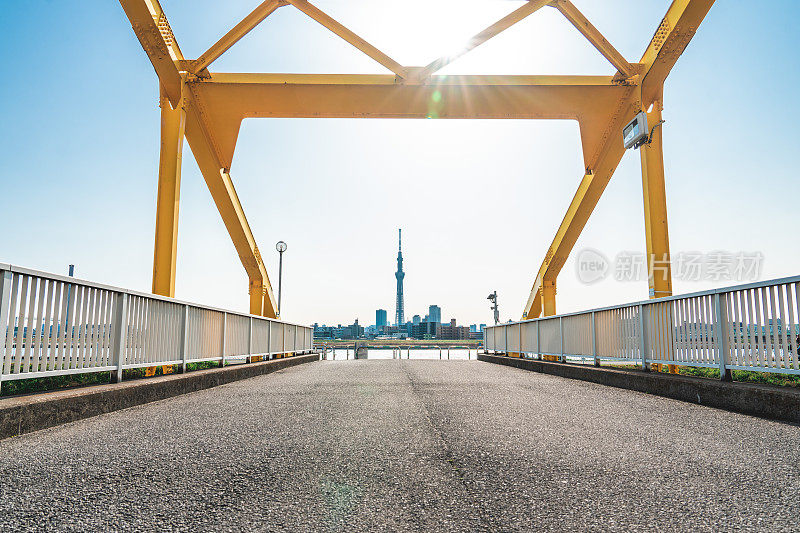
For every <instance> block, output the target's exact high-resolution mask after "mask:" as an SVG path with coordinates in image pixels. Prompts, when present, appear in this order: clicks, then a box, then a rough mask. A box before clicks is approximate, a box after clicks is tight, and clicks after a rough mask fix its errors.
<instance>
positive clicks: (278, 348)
mask: <svg viewBox="0 0 800 533" xmlns="http://www.w3.org/2000/svg"><path fill="white" fill-rule="evenodd" d="M269 327H270V334H269V353H282V352H283V324H281V323H280V322H270V324H269Z"/></svg>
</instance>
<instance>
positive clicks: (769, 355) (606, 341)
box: [484, 276, 800, 379]
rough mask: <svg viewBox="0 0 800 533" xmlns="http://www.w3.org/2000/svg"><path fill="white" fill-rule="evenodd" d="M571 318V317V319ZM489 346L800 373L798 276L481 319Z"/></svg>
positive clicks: (727, 374)
mask: <svg viewBox="0 0 800 533" xmlns="http://www.w3.org/2000/svg"><path fill="white" fill-rule="evenodd" d="M570 318H572V320H570ZM484 345H485V346H486V349H487V350H492V351H494V352H498V351H499V352H502V353H506V354H511V355H514V354H516V355H519V356H522V354H538V355H540V356H542V355H548V356H550V355H555V356H557V357H558V358H559V360H560V361H561V362H566V360H567V358H578V359H580V360H583V361H585V360H587V359H589V360H593V361H594V364H595V365H599V364H600V361H601V360H626V361H629V362H635V363H637V364H639V363H640V364H641V365H642V367H643V368H644V369H647V368H648V365H650V364H668V365H678V366H696V367H701V366H702V367H717V368H719V372H720V377H721V379H730V378H731V371H733V370H753V371H758V372H778V373H784V374H798V375H800V276H789V277H784V278H777V279H772V280H766V281H759V282H754V283H746V284H740V285H734V286H728V287H719V288H715V289H710V290H705V291H698V292H693V293H688V294H680V295H676V296H669V297H665V298H658V299H653V300H644V301H639V302H631V303H626V304H621V305H614V306H608V307H603V308H595V309H588V310H585V311H578V312H574V313H564V314H560V315H554V316H549V317H542V318H533V319H529V320H521V321H517V322H506V323H503V324H497V325H492V326H488V327H486V329H485V330H484Z"/></svg>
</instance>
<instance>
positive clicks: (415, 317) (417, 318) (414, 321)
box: [411, 315, 422, 324]
mask: <svg viewBox="0 0 800 533" xmlns="http://www.w3.org/2000/svg"><path fill="white" fill-rule="evenodd" d="M420 322H422V317H420V316H419V315H414V317H413V318H412V319H411V323H412V324H419V323H420Z"/></svg>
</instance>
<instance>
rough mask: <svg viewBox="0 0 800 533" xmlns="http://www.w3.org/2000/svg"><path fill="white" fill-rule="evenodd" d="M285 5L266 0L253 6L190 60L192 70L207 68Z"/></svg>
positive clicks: (278, 1) (196, 71)
mask: <svg viewBox="0 0 800 533" xmlns="http://www.w3.org/2000/svg"><path fill="white" fill-rule="evenodd" d="M283 5H286V3H285V2H284V1H283V0H266V1H265V2H262V3H261V4H260V5H259V6H258V7H257V8H255V9H254V10H253V11H252V12H251V13H250V14H249V15H247V16H246V17H245V18H243V19H242V20H241V22H239V23H238V24H237V25H236V26H234V27H233V28H231V30H230V31H229V32H228V33H226V34H225V35H223V36H222V38H221V39H220V40H219V41H217V42H216V43H214V44H213V45H212V46H211V48H209V49H208V50H206V51H205V52H204V53H203V54H202V55H201V56H200V57H198V58H197V59H196V60H194V61H193V62H192V72H194V73H198V72H200V71H201V70H203V69H204V68H207V67H208V66H209V65H210V64H211V63H213V62H214V61H216V60H217V58H219V56H221V55H222V54H224V53H225V52H226V51H227V50H228V49H229V48H230V47H231V46H233V45H234V44H236V43H237V42H238V41H239V39H241V38H242V37H244V36H245V35H247V34H248V33H250V30H252V29H253V28H255V27H256V26H258V25H259V24H261V22H263V21H264V19H266V18H267V17H268V16H270V15H271V14H272V13H273V12H274V11H275V10H276V9H278V8H279V7H281V6H283Z"/></svg>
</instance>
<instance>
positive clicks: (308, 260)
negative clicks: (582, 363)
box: [0, 0, 800, 324]
mask: <svg viewBox="0 0 800 533" xmlns="http://www.w3.org/2000/svg"><path fill="white" fill-rule="evenodd" d="M257 3H258V1H257V0H248V1H239V0H231V1H226V2H217V1H212V0H163V3H162V4H163V6H164V8H165V10H166V12H167V15H168V17H169V18H170V21H171V23H172V27H173V30H174V31H175V34H176V36H177V38H178V42H179V44H180V46H181V48H182V50H183V52H184V54H185V55H186V56H187V57H196V56H197V55H199V54H200V53H202V52H203V51H204V50H205V49H206V47H207V46H208V45H210V44H211V43H213V42H214V41H215V40H216V39H217V38H218V37H219V36H220V35H222V34H223V33H224V32H225V31H227V29H228V28H229V27H230V26H232V25H233V24H235V23H236V22H237V21H238V20H239V19H240V18H241V17H243V16H244V15H245V14H247V12H249V10H250V9H252V8H253V7H254V6H255V5H256V4H257ZM575 3H576V5H578V7H580V8H581V9H582V10H583V11H584V13H585V14H586V15H587V16H588V17H589V18H590V19H591V20H592V21H593V22H594V24H595V25H596V26H597V27H598V28H600V29H601V30H602V31H603V32H604V33H605V35H606V36H607V37H608V38H609V40H611V41H612V42H613V43H614V45H615V46H616V47H617V48H618V49H619V50H620V51H621V52H622V53H623V54H624V55H625V56H626V57H627V58H628V59H629V60H631V61H635V60H637V59H638V58H639V57H640V55H641V53H642V51H643V50H644V48H645V46H646V45H647V43H648V42H649V40H650V38H651V36H652V34H653V31H654V30H655V28H656V26H657V25H658V23H659V22H660V20H661V17H662V16H663V14H664V13H665V12H666V9H667V7H668V5H669V2H668V1H665V0H658V1H656V0H648V1H640V2H631V1H630V0H602V1H600V0H575ZM6 4H7V5H4V6H3V17H2V19H0V30H2V31H0V46H2V49H3V51H4V53H3V54H2V56H0V66H1V67H2V71H3V73H4V79H3V81H2V82H0V109H1V110H2V113H1V115H2V117H3V122H4V127H3V129H2V131H3V133H2V135H3V138H2V142H0V155H2V160H3V162H4V164H3V166H2V170H0V213H2V215H3V216H2V225H3V227H2V231H0V261H2V262H10V263H13V264H19V265H23V266H28V267H32V268H37V269H42V270H47V271H54V272H65V271H66V266H67V264H69V263H75V264H76V265H77V270H78V274H79V275H80V277H83V278H86V279H90V280H95V281H100V282H105V283H109V284H114V285H120V286H124V287H130V288H134V289H139V290H149V288H150V277H151V271H152V249H153V230H154V218H155V192H156V180H157V165H158V143H159V139H158V131H159V113H158V107H157V95H158V87H157V81H156V76H155V73H154V72H153V69H152V67H151V65H150V63H149V61H148V60H147V57H146V56H145V54H144V52H143V51H142V50H141V47H140V45H139V43H138V41H137V40H136V38H135V36H134V34H133V31H132V30H131V28H130V25H129V23H128V20H127V19H126V17H125V15H124V13H123V11H122V8H121V7H120V6H119V4H118V3H116V2H113V1H100V0H91V1H90V0H85V1H66V0H50V1H40V0H28V1H26V2H7V3H6ZM634 4H635V6H636V8H635V9H634V8H633V7H632V6H633V5H634ZM318 5H319V6H320V7H321V8H323V9H325V10H327V11H329V12H330V13H331V14H332V15H334V16H335V17H337V18H338V19H339V20H341V21H342V22H344V23H346V24H348V25H349V26H351V27H352V29H354V30H355V31H356V32H358V33H360V34H362V36H364V37H365V38H367V39H368V40H370V41H372V42H373V43H374V44H375V45H377V46H378V47H379V48H382V49H383V50H384V51H386V52H387V53H389V54H390V55H392V56H393V57H394V58H395V59H397V60H399V61H400V62H401V63H404V64H424V63H427V62H428V61H429V60H430V59H432V58H433V57H436V56H437V55H440V53H441V52H446V51H447V50H449V49H450V47H451V46H452V45H454V44H458V43H460V42H461V41H462V40H463V39H464V38H466V37H467V36H469V35H471V34H473V33H475V32H476V31H477V30H479V29H481V28H482V27H484V26H486V25H488V24H489V23H491V22H493V21H494V20H495V19H497V18H499V17H500V16H502V15H503V14H505V13H506V12H508V11H510V10H512V9H514V8H515V7H516V6H517V5H519V2H514V1H502V0H486V1H479V0H474V1H463V0H462V1H458V2H456V1H454V0H445V1H441V2H437V1H435V0H426V1H420V0H410V1H408V2H396V1H387V0H369V1H367V0H361V1H355V0H347V1H345V0H320V1H319V2H318ZM456 6H460V7H459V8H456ZM799 15H800V3H798V2H795V1H790V0H784V1H777V0H774V1H769V2H745V1H737V0H731V1H722V0H721V1H719V2H717V4H716V5H715V7H714V8H712V10H711V13H710V14H709V16H708V17H707V19H706V21H705V22H704V23H703V25H702V26H701V28H700V29H699V31H698V33H697V35H696V37H695V38H694V40H693V41H692V43H691V44H690V46H689V48H688V50H687V52H686V53H685V54H684V56H683V57H682V58H681V59H680V60H679V62H678V64H677V66H676V68H675V69H674V71H673V72H672V74H671V76H670V78H669V79H668V81H667V85H666V95H665V105H666V109H665V112H664V118H665V119H666V120H667V123H666V124H665V126H664V137H665V159H666V173H667V195H668V207H669V219H670V239H671V246H672V250H673V252H674V253H675V252H680V251H702V252H711V251H713V250H727V251H732V252H737V251H748V252H751V251H758V252H761V253H763V254H764V258H765V259H764V264H763V267H764V268H763V272H762V273H761V278H762V279H768V278H774V277H779V276H785V275H794V274H798V273H800V251H798V237H797V228H798V222H800V215H799V212H800V204H798V198H800V196H799V195H798V193H800V186H798V177H797V170H796V169H797V166H798V165H797V161H796V156H795V154H796V153H797V151H798V144H800V143H799V142H798V141H800V133H798V124H799V123H800V112H799V111H798V105H797V87H798V86H799V85H800V68H799V67H800V60H798V54H797V50H798V49H799V48H800V37H798V34H797V31H796V25H795V21H796V20H797V19H798V16H799ZM212 70H215V71H228V72H244V71H257V72H258V71H261V72H353V73H358V72H376V73H377V72H382V68H381V67H380V66H379V65H377V64H375V63H373V62H372V61H371V60H369V59H368V58H366V57H364V56H361V55H360V54H359V53H358V52H357V51H355V50H354V49H352V48H351V47H350V46H349V45H347V44H346V43H344V42H341V41H338V40H337V38H335V37H334V36H333V35H332V34H330V33H329V32H328V31H327V30H325V29H324V28H322V27H321V26H319V25H318V24H316V23H315V22H313V21H311V20H309V19H306V18H305V16H304V15H302V14H300V13H299V12H296V11H293V10H292V8H291V7H284V8H281V9H280V10H279V11H278V12H277V13H276V14H274V15H273V16H272V17H270V18H269V19H268V20H267V21H266V22H265V23H264V24H262V25H261V26H260V27H259V28H258V29H257V30H256V31H254V32H252V34H250V35H248V36H247V37H246V38H245V39H244V40H243V41H242V42H241V43H239V44H238V45H237V46H236V47H235V48H233V49H231V50H230V51H229V52H228V53H227V54H226V55H225V56H223V57H222V58H221V59H220V60H218V61H217V62H216V63H215V64H214V66H213V68H212ZM611 70H612V69H611V68H610V66H609V65H608V64H607V63H606V62H605V60H604V59H603V58H602V57H601V56H600V55H599V54H598V53H597V52H595V51H594V49H592V48H591V47H590V45H588V43H586V42H585V41H583V40H582V38H581V37H580V35H579V34H577V32H576V31H575V30H574V29H573V28H572V27H571V26H569V24H568V23H566V21H564V20H563V19H562V18H560V16H558V15H557V14H556V12H555V11H554V10H550V9H548V10H546V12H544V13H541V14H537V15H534V16H533V17H531V18H530V19H528V20H526V21H525V22H523V23H521V24H519V25H518V26H515V27H514V28H512V29H511V30H509V32H508V33H507V34H504V35H502V36H500V37H498V38H497V39H496V40H494V41H492V42H490V43H489V44H486V45H485V46H483V47H481V48H479V49H477V50H476V51H474V52H473V53H471V54H469V55H468V56H465V57H464V58H463V59H461V60H459V61H457V62H456V63H453V64H452V65H451V66H449V67H448V68H447V70H446V71H443V73H510V74H523V73H524V74H561V73H569V74H610V73H611ZM706 125H710V126H711V129H710V130H709V129H705V128H703V127H702V126H706ZM581 168H582V158H581V156H580V147H579V143H578V128H577V124H575V123H573V122H561V121H552V122H551V121H535V122H534V121H528V122H525V121H483V122H467V121H431V120H427V121H386V120H361V121H359V120H327V119H326V120H316V121H314V120H274V119H271V120H249V121H245V123H244V125H243V127H242V131H241V134H240V137H239V145H238V147H237V152H236V159H235V161H234V166H233V169H232V175H233V177H234V180H235V184H236V187H237V190H238V192H239V196H240V198H241V199H242V202H243V204H244V207H245V211H246V213H247V216H248V219H249V221H250V225H251V226H252V228H253V231H254V233H255V236H256V239H257V241H258V243H259V246H260V248H261V249H262V250H263V251H264V252H263V253H264V258H265V261H266V262H267V265H268V268H269V271H270V274H271V276H272V278H273V280H274V281H276V279H277V253H275V252H273V250H274V243H275V242H276V241H278V240H279V239H283V240H285V241H287V242H288V243H289V250H288V252H287V254H286V256H285V273H284V289H285V292H284V296H283V298H284V300H283V304H284V313H283V314H284V317H285V318H287V319H290V320H297V321H301V322H305V323H310V322H314V321H319V322H326V323H329V324H330V323H351V322H352V320H353V319H354V318H356V317H358V318H360V319H361V322H362V323H363V324H368V323H373V322H374V317H375V309H376V308H384V309H387V311H388V312H389V316H392V315H393V314H394V285H395V281H394V275H393V273H394V268H395V256H396V246H397V244H396V241H397V228H398V227H400V226H402V227H403V236H404V239H405V242H404V252H405V253H404V255H405V267H406V272H407V275H406V313H407V316H408V317H410V316H411V315H413V314H417V313H418V314H421V315H424V314H425V311H426V309H427V306H428V305H429V304H432V303H435V304H438V305H440V306H441V307H442V317H443V319H444V320H448V319H449V318H450V317H455V318H458V319H459V322H460V323H467V324H469V323H476V322H489V321H490V318H491V314H490V311H489V309H488V304H487V302H486V300H485V297H486V295H487V294H488V293H489V292H490V291H492V290H495V289H496V290H497V291H498V293H499V296H500V306H501V316H502V318H503V319H508V318H518V317H519V315H520V312H521V309H522V306H523V304H524V302H525V300H526V299H527V295H528V292H529V290H530V285H531V283H532V281H533V278H534V275H535V272H536V270H537V269H538V267H539V265H540V263H541V260H542V257H543V254H544V252H545V250H546V249H547V246H548V245H549V243H550V241H551V239H552V237H553V234H554V232H555V230H556V228H557V227H558V224H559V223H560V221H561V218H562V216H563V213H564V211H565V209H566V207H567V205H568V204H569V201H570V199H571V198H572V195H573V193H574V191H575V189H576V187H577V184H578V182H579V180H580V178H581V176H582V171H581ZM181 201H182V203H181V222H180V230H179V257H178V278H177V296H178V297H179V298H183V299H188V300H192V301H198V302H202V303H208V304H213V305H219V306H224V307H228V308H233V309H242V310H245V309H246V307H247V296H246V286H247V279H246V276H245V274H244V271H243V269H242V267H241V264H240V263H239V260H238V258H237V256H236V254H235V252H234V249H233V246H232V245H231V244H230V240H229V238H228V236H227V233H226V231H225V229H224V227H223V225H222V223H221V221H220V218H219V215H218V213H217V212H216V209H215V207H214V205H213V202H212V200H211V197H210V195H209V193H208V191H207V189H206V187H205V183H204V181H203V179H202V177H201V176H200V173H199V171H198V169H197V166H196V164H195V163H194V160H193V159H192V157H191V153H190V151H189V150H188V148H187V150H186V152H185V157H184V166H183V187H182V197H181ZM644 245H645V242H644V229H643V211H642V193H641V177H640V169H639V157H638V154H636V153H633V152H629V153H628V154H627V155H626V156H625V159H624V160H623V162H622V164H621V165H620V167H619V169H618V170H617V172H616V174H615V176H614V178H613V180H612V182H611V183H610V185H609V186H608V188H607V190H606V192H605V195H604V197H603V198H602V200H601V201H600V204H599V205H598V207H597V209H596V210H595V213H594V214H593V216H592V218H591V220H590V222H589V224H588V225H587V227H586V229H585V230H584V232H583V235H582V236H581V238H580V240H579V242H578V244H577V246H576V248H575V249H576V251H577V250H581V249H583V248H594V249H597V250H600V251H601V252H603V253H604V254H605V255H607V256H609V257H614V256H615V255H616V254H618V253H620V252H622V251H642V250H643V249H644ZM713 285H714V283H712V282H699V283H698V282H695V283H690V282H676V284H675V289H676V292H688V291H694V290H701V289H705V288H710V287H712V286H713ZM646 294H647V284H646V282H638V283H630V282H629V283H624V282H617V281H614V280H612V279H609V280H605V281H603V282H601V283H598V284H595V285H591V286H583V285H581V284H580V283H579V282H578V280H577V278H576V275H575V265H574V264H573V262H572V261H570V262H568V263H567V265H566V266H565V267H564V270H563V271H562V274H561V276H560V278H559V290H558V304H559V310H560V311H572V310H579V309H584V308H588V307H595V306H600V305H609V304H612V303H621V302H625V301H631V300H639V299H643V298H645V297H646Z"/></svg>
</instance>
